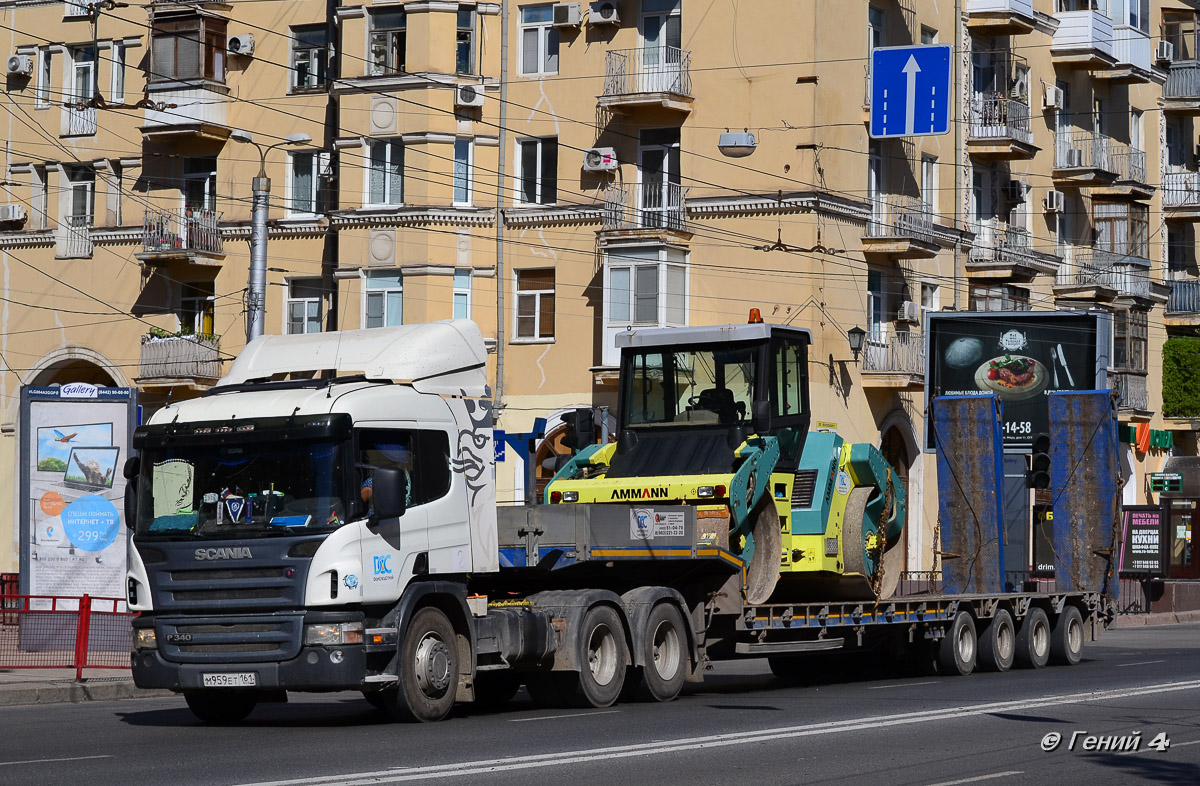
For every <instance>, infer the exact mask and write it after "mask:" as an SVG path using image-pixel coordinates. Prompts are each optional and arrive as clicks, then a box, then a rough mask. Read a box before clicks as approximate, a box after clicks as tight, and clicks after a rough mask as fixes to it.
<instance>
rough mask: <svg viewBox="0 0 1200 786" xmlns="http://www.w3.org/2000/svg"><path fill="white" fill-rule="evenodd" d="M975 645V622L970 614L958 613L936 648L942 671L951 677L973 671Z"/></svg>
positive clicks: (965, 612)
mask: <svg viewBox="0 0 1200 786" xmlns="http://www.w3.org/2000/svg"><path fill="white" fill-rule="evenodd" d="M977 644H978V642H977V640H976V638H975V620H974V619H973V618H972V617H971V614H970V612H967V611H960V612H958V614H956V615H955V616H954V621H953V622H952V623H950V627H949V628H947V629H946V635H944V636H942V643H941V644H940V645H939V647H938V661H939V662H941V664H942V671H943V672H944V673H945V674H949V675H952V676H953V675H955V674H961V675H962V676H964V677H965V676H966V675H968V674H970V673H971V672H972V671H974V670H975V657H976V652H977V650H978V647H977Z"/></svg>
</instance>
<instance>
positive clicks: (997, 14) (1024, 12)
mask: <svg viewBox="0 0 1200 786" xmlns="http://www.w3.org/2000/svg"><path fill="white" fill-rule="evenodd" d="M966 11H967V29H968V30H970V31H971V32H972V33H975V34H977V35H981V36H999V35H1024V34H1025V33H1032V32H1033V31H1034V29H1035V28H1036V27H1037V17H1036V16H1035V15H1034V13H1033V0H967V8H966Z"/></svg>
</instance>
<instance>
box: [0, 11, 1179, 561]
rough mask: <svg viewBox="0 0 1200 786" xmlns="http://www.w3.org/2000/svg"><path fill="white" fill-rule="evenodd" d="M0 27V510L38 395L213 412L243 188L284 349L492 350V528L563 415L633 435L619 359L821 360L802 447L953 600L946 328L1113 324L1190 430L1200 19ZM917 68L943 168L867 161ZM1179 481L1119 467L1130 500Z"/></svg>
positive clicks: (242, 272)
mask: <svg viewBox="0 0 1200 786" xmlns="http://www.w3.org/2000/svg"><path fill="white" fill-rule="evenodd" d="M110 6H112V7H110ZM0 8H2V9H3V10H4V11H5V12H6V27H7V28H8V31H9V41H10V49H11V53H12V58H16V62H15V64H14V63H13V60H12V58H10V59H9V67H8V77H7V80H8V81H7V86H6V87H7V93H6V98H7V101H6V104H5V106H6V110H7V115H8V117H7V118H5V119H6V121H7V122H8V139H9V145H8V148H7V150H6V161H5V167H6V168H5V172H6V174H5V178H6V186H5V189H6V191H7V196H6V197H5V198H4V201H6V202H8V203H9V204H8V208H7V211H8V212H0V219H4V218H5V217H7V220H6V221H4V223H2V224H0V255H2V256H3V261H4V276H5V278H4V283H5V292H4V297H5V302H4V304H2V305H0V325H2V327H0V353H2V354H3V356H4V358H5V361H6V366H5V368H4V370H3V372H2V374H0V397H2V400H3V406H4V412H5V414H4V417H3V423H4V436H5V437H6V438H5V439H4V440H3V441H0V477H4V478H9V477H15V473H16V461H17V459H16V455H17V446H16V440H15V439H14V438H13V435H14V433H15V431H16V424H17V421H18V416H19V413H18V407H17V396H18V392H19V389H20V387H21V386H22V385H49V384H55V383H65V382H71V381H85V382H92V383H94V384H106V385H119V386H131V387H135V388H137V390H138V395H139V401H140V402H141V403H142V404H143V406H144V408H145V410H146V411H147V413H148V412H149V411H152V410H153V409H155V408H157V407H160V406H162V405H163V404H164V403H165V402H166V401H167V400H168V399H169V398H171V399H174V400H178V399H179V398H181V397H187V396H194V395H198V394H199V393H201V392H203V391H204V390H206V389H207V388H209V387H211V385H212V384H213V383H214V382H215V380H216V379H217V378H218V377H219V376H220V373H221V369H222V367H223V364H224V363H227V362H228V360H229V359H230V358H232V357H233V356H235V355H236V354H237V352H238V351H239V350H240V348H241V347H242V346H243V345H244V342H245V333H244V322H245V311H246V308H247V302H246V294H245V290H246V280H247V270H248V266H249V260H250V247H249V242H250V235H251V231H250V222H251V189H252V179H253V178H254V177H255V175H256V174H258V173H259V170H260V167H261V168H262V169H263V170H264V172H265V174H266V175H267V176H269V178H270V181H271V202H270V213H269V219H270V221H269V241H268V252H267V257H268V273H267V283H268V286H267V292H266V298H265V308H266V313H267V321H266V325H267V331H268V332H272V333H288V332H291V333H295V332H312V331H321V330H333V329H357V328H371V327H376V326H384V325H394V324H401V323H406V322H420V321H427V320H435V319H444V318H449V317H466V318H471V319H474V320H475V321H476V322H478V323H479V325H480V326H481V328H482V329H483V332H484V335H485V337H486V338H487V340H488V343H489V350H490V352H491V354H490V356H489V357H490V364H489V374H490V375H491V379H492V380H493V382H492V384H493V390H494V394H495V402H496V414H497V427H498V428H501V429H504V430H505V431H507V432H509V433H526V432H529V431H530V430H531V429H532V428H533V426H534V423H535V420H536V419H538V418H545V419H546V423H547V434H546V438H545V439H542V440H539V441H538V443H537V445H536V448H537V450H536V453H535V456H534V463H535V467H534V471H533V475H534V477H535V480H534V482H533V487H532V488H530V485H531V484H530V482H529V481H528V479H527V477H526V468H525V466H524V465H522V464H521V463H520V462H519V460H518V459H517V458H516V457H515V456H514V455H513V453H512V452H510V453H509V454H508V457H507V458H506V460H505V461H504V462H502V463H500V464H498V465H497V475H498V480H499V486H500V497H501V500H502V501H509V502H519V501H521V500H523V499H525V498H526V497H527V496H528V495H529V494H531V493H533V492H534V491H535V490H536V486H537V480H538V479H541V480H544V478H545V474H546V473H545V471H544V470H543V469H542V468H541V461H542V460H543V459H544V458H546V457H548V456H549V455H550V454H551V453H552V452H553V451H554V450H555V448H556V446H557V445H558V444H559V443H558V440H559V439H560V437H561V431H562V428H561V424H562V420H561V418H562V415H563V413H564V412H565V411H567V410H568V409H572V408H575V407H579V406H592V405H595V406H602V407H608V408H609V409H608V413H609V415H608V419H607V422H606V423H605V424H604V427H605V428H606V429H611V428H613V427H615V423H616V419H615V415H616V405H617V391H616V385H615V382H616V356H615V352H614V349H613V336H614V335H615V334H616V333H617V332H619V331H621V330H625V329H627V328H629V327H631V326H634V327H637V326H646V327H649V326H670V325H701V324H721V323H728V322H743V321H745V319H746V314H747V312H748V310H749V309H750V308H758V309H760V311H761V312H762V314H763V316H764V318H765V319H766V320H767V321H773V322H786V323H789V324H792V325H797V326H801V327H806V328H808V329H810V330H811V331H812V333H813V339H814V345H813V348H812V361H813V365H812V379H813V387H812V406H813V409H814V418H813V419H814V421H820V422H822V423H823V424H826V425H825V427H828V428H836V429H837V430H838V431H839V432H840V433H841V434H843V435H844V436H845V437H846V438H847V439H850V440H853V441H867V442H872V443H875V444H879V445H881V446H882V448H883V449H884V452H885V453H886V454H887V456H888V457H889V459H890V460H891V461H892V463H893V464H894V465H895V466H896V467H897V468H898V470H899V472H900V474H901V475H902V477H903V479H904V480H905V482H906V483H907V484H908V487H909V495H910V499H912V500H913V504H912V512H911V513H910V521H909V528H908V536H907V541H906V549H907V563H908V567H909V568H910V569H911V570H923V569H924V570H928V569H932V568H933V567H934V566H935V557H934V553H933V552H934V548H933V544H934V538H935V527H936V519H937V493H936V492H937V484H936V477H935V463H934V457H933V455H932V454H929V453H926V452H924V450H923V433H924V427H925V421H924V418H925V415H924V412H925V397H924V374H925V342H924V336H923V333H922V322H923V316H924V314H926V313H928V312H930V311H937V312H940V311H951V310H953V311H970V310H974V311H1000V312H1011V311H1022V310H1030V309H1033V310H1047V309H1090V310H1098V311H1101V312H1103V313H1105V314H1109V315H1111V323H1112V324H1113V326H1114V328H1113V330H1112V331H1111V335H1109V336H1106V337H1105V339H1104V340H1105V341H1106V342H1107V345H1106V351H1108V352H1109V353H1110V354H1111V363H1110V364H1109V365H1110V368H1111V375H1110V378H1111V379H1112V380H1114V385H1115V387H1116V389H1117V390H1118V392H1119V395H1120V401H1121V404H1120V406H1121V410H1120V411H1121V418H1122V422H1123V423H1127V424H1134V423H1143V422H1144V423H1148V424H1150V426H1151V427H1152V428H1153V429H1156V430H1163V429H1164V428H1165V427H1166V426H1167V425H1170V424H1166V423H1165V421H1164V420H1163V418H1162V414H1161V410H1162V405H1161V401H1162V393H1161V352H1160V351H1159V348H1160V347H1161V346H1162V343H1163V340H1164V339H1165V337H1166V333H1167V329H1168V326H1171V325H1174V326H1176V328H1177V329H1187V327H1188V326H1189V325H1196V324H1200V319H1196V314H1197V313H1200V298H1197V297H1194V294H1195V293H1197V292H1200V290H1198V289H1197V287H1198V286H1200V276H1198V275H1197V269H1196V263H1195V253H1196V252H1195V234H1194V222H1195V221H1196V220H1198V219H1200V202H1198V200H1200V196H1198V195H1200V188H1197V182H1198V181H1197V178H1198V177H1200V176H1198V175H1197V174H1196V173H1197V157H1196V152H1197V150H1196V142H1197V133H1196V129H1195V126H1194V117H1195V116H1196V115H1197V114H1200V55H1197V53H1196V44H1197V39H1196V36H1197V23H1196V20H1197V17H1198V14H1200V3H1195V2H1186V1H1184V0H1161V1H1160V0H1154V1H1153V2H1146V1H1143V0H1107V1H1106V2H1105V0H1077V1H1076V0H958V2H947V3H922V2H915V0H879V2H866V1H865V0H864V1H863V2H842V1H841V0H836V1H835V0H810V1H809V2H803V3H796V2H784V1H783V0H764V1H763V2H758V3H754V4H742V3H730V4H727V5H719V4H718V5H712V6H709V5H700V4H694V3H689V2H682V0H640V1H639V0H617V1H616V2H610V1H607V0H606V1H605V2H595V3H537V2H529V3H518V2H500V3H496V2H462V3H459V2H449V1H448V0H410V1H409V2H386V3H385V2H377V1H376V2H364V3H356V4H350V3H346V2H339V1H338V0H328V1H327V2H326V1H322V0H293V1H291V2H278V3H275V2H261V1H258V2H244V3H243V2H235V1H231V2H224V3H215V2H203V1H201V2H192V3H167V2H152V3H150V4H149V5H148V6H139V7H134V6H121V5H119V4H104V3H101V4H96V5H87V4H79V3H72V2H67V3H62V2H42V1H40V0H39V1H37V2H34V1H31V0H7V2H0ZM921 43H942V44H949V45H950V46H951V47H952V49H953V69H952V70H953V84H954V86H955V93H954V108H953V112H952V121H953V122H952V123H951V133H949V134H946V135H942V136H930V137H914V138H906V139H898V140H872V139H870V138H869V135H868V133H867V122H866V121H867V120H868V118H869V115H870V110H871V107H870V84H871V78H872V75H871V73H870V67H869V63H870V51H871V50H872V49H873V48H877V47H889V46H899V45H909V44H921ZM247 132H248V134H249V135H250V136H251V137H252V139H251V140H249V141H247ZM726 132H743V134H753V137H754V141H753V143H752V144H751V143H749V140H747V139H746V138H745V137H744V136H743V137H739V138H738V139H737V141H738V142H739V144H737V145H726V146H724V148H722V146H721V145H720V144H719V142H720V140H721V138H722V134H724V133H726ZM289 139H290V141H289ZM1189 298H1191V299H1190V300H1189ZM1189 308H1190V310H1189ZM1189 320H1194V321H1189ZM856 327H857V328H861V329H863V330H865V331H866V341H865V347H864V349H863V351H862V352H861V354H860V355H858V356H857V357H855V356H853V355H852V353H851V351H850V348H849V345H848V342H847V335H848V334H849V332H850V331H851V329H853V328H856ZM1172 423H1173V425H1171V427H1172V428H1174V429H1175V432H1174V433H1175V434H1176V442H1175V444H1176V447H1175V451H1176V452H1180V451H1183V452H1188V451H1190V452H1188V453H1187V455H1195V454H1196V445H1195V438H1194V433H1195V432H1194V430H1193V427H1192V425H1191V421H1189V420H1186V419H1184V420H1175V421H1172ZM1164 455H1165V454H1164V453H1163V452H1162V451H1157V450H1152V451H1147V452H1144V453H1139V452H1137V451H1136V450H1134V449H1132V447H1131V449H1130V451H1129V454H1128V455H1127V457H1126V462H1127V464H1128V465H1129V467H1130V469H1131V473H1132V478H1133V480H1132V481H1131V485H1130V486H1129V487H1127V491H1126V494H1127V501H1130V502H1135V501H1143V500H1144V499H1145V490H1144V488H1143V487H1142V483H1143V481H1144V476H1145V473H1146V472H1148V471H1155V470H1157V469H1159V468H1160V467H1161V463H1162V460H1163V458H1164ZM12 487H14V484H12V483H6V484H4V488H6V489H8V488H12ZM4 493H5V494H8V492H7V491H6V492H4ZM0 504H8V505H9V509H12V510H15V500H13V499H12V498H11V497H8V498H4V499H3V500H0ZM3 527H4V524H0V568H4V567H5V565H6V556H5V550H6V549H7V547H8V544H9V543H10V542H12V543H13V547H12V554H11V556H10V557H9V558H8V564H11V565H12V566H14V567H15V565H16V563H17V559H18V558H17V555H18V553H19V550H18V546H17V544H16V543H15V540H16V530H15V528H14V531H13V532H12V537H11V538H9V537H7V536H6V534H5V533H4V531H3V529H2V528H3Z"/></svg>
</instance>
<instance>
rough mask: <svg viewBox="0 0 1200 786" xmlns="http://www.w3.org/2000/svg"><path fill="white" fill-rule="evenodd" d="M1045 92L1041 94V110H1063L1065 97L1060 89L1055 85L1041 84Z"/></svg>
mask: <svg viewBox="0 0 1200 786" xmlns="http://www.w3.org/2000/svg"><path fill="white" fill-rule="evenodd" d="M1043 87H1044V88H1045V90H1044V91H1043V92H1042V109H1065V108H1066V107H1064V106H1063V104H1064V103H1065V97H1064V96H1063V91H1062V88H1061V87H1058V86H1057V85H1047V84H1043Z"/></svg>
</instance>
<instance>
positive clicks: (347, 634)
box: [304, 622, 363, 646]
mask: <svg viewBox="0 0 1200 786" xmlns="http://www.w3.org/2000/svg"><path fill="white" fill-rule="evenodd" d="M362 643H363V625H362V623H361V622H322V623H317V624H315V625H305V626H304V644H305V646H312V645H322V646H337V645H339V644H362Z"/></svg>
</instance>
